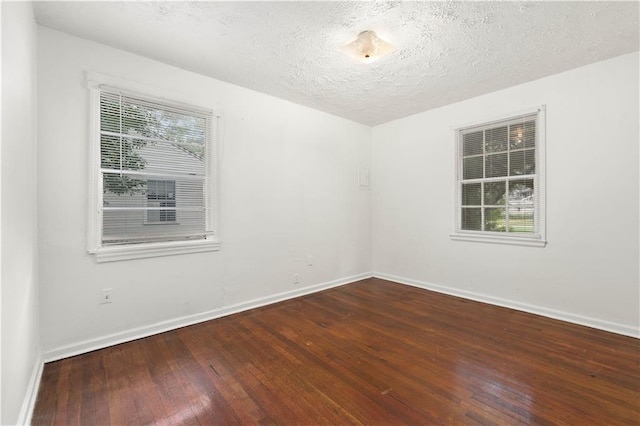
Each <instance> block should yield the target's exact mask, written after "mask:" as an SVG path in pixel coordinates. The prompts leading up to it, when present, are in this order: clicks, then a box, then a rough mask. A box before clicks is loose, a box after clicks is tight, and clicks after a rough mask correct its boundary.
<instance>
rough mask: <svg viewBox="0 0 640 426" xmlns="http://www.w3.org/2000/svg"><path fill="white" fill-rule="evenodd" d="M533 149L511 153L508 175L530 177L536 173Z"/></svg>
mask: <svg viewBox="0 0 640 426" xmlns="http://www.w3.org/2000/svg"><path fill="white" fill-rule="evenodd" d="M535 152H536V151H535V149H527V150H524V151H516V152H511V153H510V154H509V155H510V162H509V175H510V176H518V175H531V174H534V173H535V172H536V155H535Z"/></svg>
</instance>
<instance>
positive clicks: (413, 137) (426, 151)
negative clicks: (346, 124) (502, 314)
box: [373, 53, 640, 335]
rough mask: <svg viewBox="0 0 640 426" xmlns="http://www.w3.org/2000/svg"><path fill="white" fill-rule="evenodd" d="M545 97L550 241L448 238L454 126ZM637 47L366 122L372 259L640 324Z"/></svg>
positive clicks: (404, 271)
mask: <svg viewBox="0 0 640 426" xmlns="http://www.w3.org/2000/svg"><path fill="white" fill-rule="evenodd" d="M541 104H546V105H547V133H546V135H547V156H546V159H547V231H548V232H547V237H548V241H549V244H548V246H547V247H546V248H542V249H539V248H529V247H517V246H504V245H491V244H483V243H471V242H459V241H451V240H450V239H449V233H450V232H451V231H452V227H453V221H452V216H453V213H454V195H453V188H454V185H453V179H454V149H453V144H454V134H453V130H452V127H453V126H456V125H461V124H470V123H473V122H474V121H480V122H481V121H482V120H483V119H486V118H495V117H496V116H500V115H502V114H505V115H506V116H508V115H509V114H510V113H512V112H517V111H519V110H522V109H523V108H527V107H532V106H537V105H541ZM638 114H639V111H638V53H634V54H629V55H625V56H621V57H618V58H614V59H611V60H607V61H604V62H599V63H595V64H592V65H589V66H586V67H582V68H578V69H575V70H572V71H568V72H565V73H561V74H557V75H553V76H550V77H547V78H543V79H540V80H537V81H533V82H530V83H526V84H523V85H520V86H517V87H513V88H509V89H506V90H502V91H499V92H495V93H491V94H488V95H485V96H481V97H478V98H474V99H470V100H467V101H463V102H459V103H456V104H453V105H449V106H446V107H442V108H439V109H435V110H431V111H427V112H424V113H421V114H417V115H414V116H411V117H408V118H404V119H401V120H397V121H393V122H390V123H387V124H384V125H381V126H378V127H375V128H374V129H373V169H374V172H375V173H374V180H373V185H374V194H373V196H374V198H373V222H374V223H373V227H374V237H373V240H374V271H376V274H377V275H382V276H387V277H395V278H399V279H402V280H403V281H405V282H408V283H412V284H416V285H421V286H426V287H431V288H436V289H438V290H440V291H445V292H449V293H454V294H460V295H464V296H467V297H473V298H477V299H482V300H490V301H492V302H494V303H502V304H506V305H510V306H514V307H518V308H521V309H527V310H531V311H536V312H540V313H544V314H546V315H550V316H556V317H561V318H565V319H568V320H571V321H576V322H582V323H585V324H591V325H595V326H599V327H603V328H608V329H610V330H615V331H618V332H623V333H627V334H634V335H638V328H639V326H640V323H639V321H640V310H639V306H638V305H639V301H640V291H639V285H638V272H639V271H638V256H639V253H638V217H639V216H638V213H639V212H638V179H639V176H638V145H639V133H638Z"/></svg>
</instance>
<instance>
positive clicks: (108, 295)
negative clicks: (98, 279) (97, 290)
mask: <svg viewBox="0 0 640 426" xmlns="http://www.w3.org/2000/svg"><path fill="white" fill-rule="evenodd" d="M112 293H113V289H112V288H103V289H102V299H101V300H100V303H101V304H103V305H104V304H105V303H111V302H112V301H113V300H112V298H113V294H112Z"/></svg>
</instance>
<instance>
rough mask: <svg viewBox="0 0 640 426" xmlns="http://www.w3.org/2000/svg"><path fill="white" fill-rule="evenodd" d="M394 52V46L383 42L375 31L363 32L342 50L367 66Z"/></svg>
mask: <svg viewBox="0 0 640 426" xmlns="http://www.w3.org/2000/svg"><path fill="white" fill-rule="evenodd" d="M394 50H395V49H394V47H393V45H391V44H390V43H387V42H386V41H384V40H382V39H381V38H380V37H378V35H377V34H376V33H375V32H373V31H363V32H361V33H360V34H358V38H356V39H355V40H354V41H352V42H351V43H349V44H347V45H346V46H344V47H343V48H342V49H341V51H342V52H343V53H345V54H347V55H349V56H351V57H352V58H354V59H357V60H359V61H362V62H364V63H366V64H368V63H371V62H373V61H376V60H378V59H380V58H382V57H383V56H386V55H388V54H389V53H391V52H393V51H394Z"/></svg>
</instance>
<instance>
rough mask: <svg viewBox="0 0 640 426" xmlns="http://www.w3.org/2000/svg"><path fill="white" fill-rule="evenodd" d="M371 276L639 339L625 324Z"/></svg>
mask: <svg viewBox="0 0 640 426" xmlns="http://www.w3.org/2000/svg"><path fill="white" fill-rule="evenodd" d="M373 276H374V277H376V278H381V279H384V280H389V281H394V282H397V283H400V284H405V285H410V286H413V287H418V288H422V289H425V290H431V291H435V292H438V293H444V294H448V295H451V296H457V297H462V298H463V299H469V300H474V301H477V302H483V303H489V304H491V305H497V306H502V307H505V308H510V309H515V310H517V311H523V312H529V313H531V314H536V315H541V316H544V317H549V318H553V319H557V320H560V321H566V322H570V323H574V324H579V325H584V326H587V327H591V328H597V329H599V330H604V331H610V332H612V333H617V334H622V335H624V336H630V337H635V338H640V330H639V329H638V328H635V327H633V326H629V325H626V324H620V323H615V322H611V321H605V320H601V319H598V318H592V317H585V316H582V315H576V314H572V313H569V312H563V311H557V310H555V309H549V308H544V307H541V306H536V305H530V304H527V303H521V302H516V301H514V300H508V299H502V298H499V297H493V296H487V295H484V294H481V293H475V292H471V291H466V290H459V289H456V288H451V287H446V286H442V285H438V284H433V283H429V282H425V281H419V280H414V279H411V278H404V277H399V276H396V275H391V274H385V273H383V272H374V273H373Z"/></svg>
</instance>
